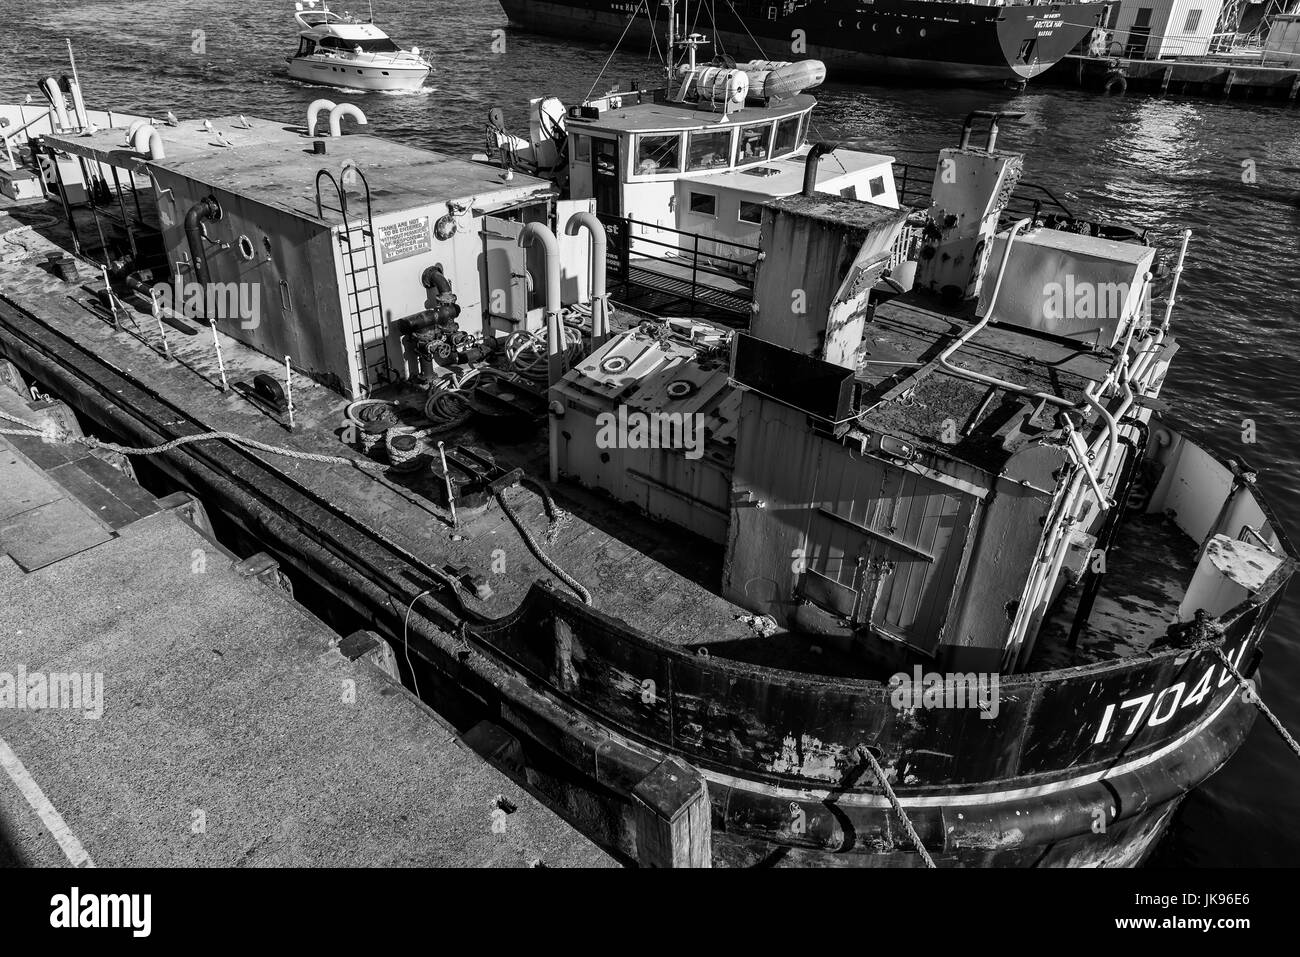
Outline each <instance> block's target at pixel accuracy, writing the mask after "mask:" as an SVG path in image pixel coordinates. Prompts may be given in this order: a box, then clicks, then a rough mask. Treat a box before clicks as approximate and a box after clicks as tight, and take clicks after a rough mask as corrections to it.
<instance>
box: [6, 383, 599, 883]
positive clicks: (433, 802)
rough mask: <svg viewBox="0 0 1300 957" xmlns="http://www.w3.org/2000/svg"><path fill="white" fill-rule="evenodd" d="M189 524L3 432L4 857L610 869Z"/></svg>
mask: <svg viewBox="0 0 1300 957" xmlns="http://www.w3.org/2000/svg"><path fill="white" fill-rule="evenodd" d="M40 406H41V403H38V402H31V401H28V400H27V399H26V397H23V396H20V395H19V394H17V393H15V392H12V391H10V390H9V389H8V388H7V387H5V386H3V385H0V409H2V410H4V411H6V412H8V413H10V414H15V412H16V411H18V412H21V414H22V415H23V416H24V417H27V416H31V417H32V419H31V420H35V419H36V418H37V417H38V416H39V415H40V414H41V410H40ZM0 427H5V428H14V427H15V426H13V425H12V423H0ZM202 524H203V520H202V510H201V508H196V506H195V503H194V502H193V501H192V500H190V499H189V497H188V496H186V495H185V494H184V493H181V494H180V495H178V496H171V497H169V498H167V499H154V498H152V497H151V496H150V495H149V494H148V493H147V492H145V491H144V490H143V489H141V488H140V487H139V486H138V485H136V484H134V483H133V482H132V481H131V479H130V477H129V476H128V475H127V474H125V473H123V472H122V471H119V470H118V469H116V468H114V467H112V465H110V464H106V463H105V462H104V461H103V460H102V459H100V458H95V457H93V456H91V455H89V454H88V453H85V451H84V449H82V448H81V447H79V446H69V445H62V444H55V443H47V442H43V441H42V440H41V439H38V438H34V437H29V438H6V437H4V436H0V769H2V770H3V771H4V773H3V774H0V864H6V865H10V866H13V865H20V866H21V865H26V866H67V865H69V864H72V865H77V866H90V865H101V866H251V865H277V866H293V865H298V866H408V865H410V866H443V867H448V866H499V867H528V866H547V867H557V866H584V867H587V866H612V865H614V864H615V862H614V860H613V859H612V858H610V857H609V856H608V855H606V854H605V853H604V852H603V851H601V850H600V849H599V848H597V847H596V846H595V845H594V844H592V843H591V842H590V841H589V840H587V839H586V838H585V837H583V836H582V835H581V834H579V833H578V832H577V831H575V830H574V829H573V828H572V827H570V826H569V825H568V824H567V823H565V822H564V821H563V820H562V819H561V818H559V817H558V816H557V815H555V814H554V813H553V812H551V811H550V810H548V809H547V808H546V807H545V806H544V805H542V804H541V803H540V802H539V801H538V800H537V799H536V798H534V797H533V796H532V795H530V794H529V793H528V792H527V791H526V790H524V789H523V788H521V787H520V786H519V785H517V784H515V783H514V782H512V781H511V780H510V779H508V778H507V777H505V776H504V775H503V774H502V773H500V772H499V771H497V770H495V769H494V768H493V767H492V766H491V765H489V764H488V763H487V762H485V761H484V760H483V759H482V758H480V757H479V756H478V755H477V754H475V753H474V752H473V751H471V750H470V749H469V747H468V746H467V745H465V744H464V743H463V742H462V741H460V740H459V739H458V737H457V735H456V733H455V732H454V731H453V730H452V729H451V728H450V727H449V726H448V725H447V724H446V723H445V722H443V721H442V720H441V719H440V718H439V717H438V716H437V715H436V714H435V713H433V712H432V711H430V710H429V709H428V708H427V707H426V706H424V705H423V704H422V703H420V702H419V701H418V700H417V699H416V698H415V697H414V696H412V695H411V694H410V693H409V692H407V691H406V690H405V689H404V688H403V687H402V686H401V685H400V684H398V683H397V682H396V681H395V680H394V679H393V678H392V677H391V676H390V675H389V674H388V673H387V671H386V667H385V664H386V660H387V659H389V658H390V657H391V653H390V652H389V651H388V650H387V645H384V644H383V643H376V642H374V641H373V640H372V639H368V636H367V635H366V634H365V633H361V634H359V635H356V636H350V637H348V638H347V639H346V640H342V641H341V640H340V636H338V635H336V634H335V633H333V632H332V631H330V629H328V628H327V627H326V626H325V625H324V624H323V623H322V622H321V621H319V620H318V619H316V618H314V617H313V616H312V615H310V614H309V613H308V612H307V611H306V610H305V609H303V608H302V607H301V606H299V605H298V604H296V603H295V602H294V601H293V600H292V599H291V597H290V596H289V595H288V594H287V593H286V591H285V590H284V588H283V586H282V580H281V579H280V577H279V575H278V573H277V571H276V569H275V566H274V563H273V562H270V561H269V560H266V559H265V558H264V557H263V558H262V559H259V558H258V557H257V556H254V557H253V558H252V559H250V560H247V561H241V560H239V559H238V558H237V557H235V556H233V555H231V554H230V553H228V552H226V551H225V550H224V549H223V548H222V547H220V546H219V545H216V544H214V542H213V541H212V540H211V539H210V538H209V537H208V536H207V535H206V534H205V533H204V531H203V530H202ZM20 690H21V691H25V692H26V697H25V698H23V695H22V694H19V693H17V692H19V691H20ZM20 699H22V700H20Z"/></svg>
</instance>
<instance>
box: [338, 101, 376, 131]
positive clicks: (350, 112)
mask: <svg viewBox="0 0 1300 957" xmlns="http://www.w3.org/2000/svg"><path fill="white" fill-rule="evenodd" d="M345 116H350V117H352V118H353V119H354V120H356V121H357V122H358V123H359V124H361V125H362V126H368V125H369V120H367V119H366V114H364V113H362V112H361V107H359V106H357V105H356V104H355V103H340V104H339V105H338V106H336V107H334V109H332V110H330V136H342V135H343V117H345Z"/></svg>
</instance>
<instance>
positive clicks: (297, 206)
mask: <svg viewBox="0 0 1300 957" xmlns="http://www.w3.org/2000/svg"><path fill="white" fill-rule="evenodd" d="M311 142H312V141H311V140H309V139H308V138H307V137H305V136H303V135H301V132H299V135H298V136H296V137H295V138H294V139H293V140H292V141H291V142H284V141H278V142H272V143H264V144H261V145H258V146H257V147H256V148H252V149H234V150H226V151H223V152H222V153H214V154H208V155H205V156H195V157H192V158H189V159H172V158H170V157H168V158H167V159H163V160H159V161H157V162H153V163H151V164H150V165H152V166H156V167H159V168H162V169H167V170H172V171H174V172H176V173H179V174H182V175H184V176H187V177H190V178H191V179H194V180H196V181H199V182H202V183H206V184H208V185H212V186H219V187H221V188H222V189H225V190H228V191H229V192H232V193H235V194H237V195H240V196H246V197H248V198H250V199H252V200H254V201H256V202H259V203H263V204H265V205H271V206H278V207H280V208H282V209H287V210H289V211H291V212H293V213H296V214H298V215H300V216H304V217H307V218H310V219H317V218H318V217H317V214H316V174H317V172H318V171H319V170H321V169H328V170H330V171H331V172H333V173H335V175H336V176H337V174H338V173H339V172H340V170H341V168H342V166H343V164H344V162H346V161H349V160H350V161H352V162H353V163H355V164H356V165H357V167H359V168H360V169H361V171H362V172H363V173H364V174H365V176H366V179H367V180H368V182H369V184H370V197H371V207H372V212H373V215H375V216H381V215H383V214H385V213H393V212H401V211H404V210H409V209H417V208H423V207H427V206H429V205H431V204H435V203H445V202H449V201H458V202H463V203H466V204H467V205H469V206H470V207H471V208H474V209H483V210H499V209H503V208H506V207H509V206H514V205H517V204H519V203H522V202H525V201H527V200H529V199H539V200H540V199H543V198H545V197H548V196H550V195H552V194H553V193H554V186H553V185H552V184H551V183H550V182H549V181H548V180H544V179H538V178H536V177H533V176H527V175H525V174H522V173H515V174H514V176H513V177H512V178H511V179H510V180H509V182H506V181H503V180H502V178H501V170H499V169H496V168H494V167H490V166H485V165H483V164H482V163H471V162H469V161H467V160H460V159H456V158H454V157H451V156H447V155H445V154H443V153H435V152H433V151H432V150H424V149H418V148H416V147H413V146H405V145H403V144H401V143H395V142H393V141H392V140H386V139H381V138H380V137H377V136H365V135H362V134H352V135H348V136H341V137H337V138H327V140H326V142H327V143H328V144H329V147H328V149H329V153H328V154H326V155H324V156H321V155H318V154H315V153H313V152H312V151H311V149H310V145H311ZM349 192H351V191H349ZM352 202H353V203H354V204H355V203H357V202H358V200H357V198H356V197H355V196H353V199H352ZM361 202H364V200H362V201H361ZM333 204H334V201H333V197H332V195H329V190H328V188H327V199H326V205H333ZM353 208H354V209H355V208H356V207H355V206H354V207H353ZM326 219H327V220H330V221H334V220H337V216H332V215H331V214H330V213H329V212H328V211H327V212H326Z"/></svg>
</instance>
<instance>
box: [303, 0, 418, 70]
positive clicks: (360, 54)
mask: <svg viewBox="0 0 1300 957" xmlns="http://www.w3.org/2000/svg"><path fill="white" fill-rule="evenodd" d="M295 6H296V7H297V11H298V12H297V13H296V14H294V19H296V20H297V21H298V23H299V25H300V26H301V27H302V32H301V33H300V34H299V42H298V51H297V52H296V53H295V54H294V55H293V56H291V57H289V75H290V76H291V77H293V78H294V79H296V80H304V81H306V82H308V83H321V84H324V85H326V86H343V87H350V88H352V89H356V90H418V89H419V88H420V86H421V85H422V84H423V83H424V78H425V77H426V76H428V75H429V71H430V70H431V69H433V67H432V65H431V64H430V63H429V61H428V60H426V59H424V57H422V56H420V50H419V48H418V47H412V48H411V49H410V50H403V49H402V48H401V47H399V46H398V45H397V44H396V43H394V42H393V41H392V40H391V39H390V38H389V36H388V34H386V33H385V32H384V31H383V30H380V29H379V28H378V27H377V26H375V24H374V22H373V18H370V19H364V20H363V19H361V18H359V17H355V16H353V15H351V14H349V13H346V12H344V13H336V12H334V11H333V10H330V9H329V4H328V3H327V2H325V3H322V4H321V8H320V9H319V10H317V9H314V8H315V6H316V3H315V0H305V2H304V3H298V4H295ZM304 8H310V9H304Z"/></svg>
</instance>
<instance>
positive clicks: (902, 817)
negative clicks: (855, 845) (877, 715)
mask: <svg viewBox="0 0 1300 957" xmlns="http://www.w3.org/2000/svg"><path fill="white" fill-rule="evenodd" d="M858 753H859V754H861V755H862V756H863V757H864V758H866V760H867V763H868V764H870V765H871V770H872V771H874V772H875V773H876V780H878V781H879V782H880V787H881V788H882V789H883V790H884V792H885V797H887V798H889V803H890V804H892V805H893V806H894V814H896V815H897V816H898V820H899V821H901V822H902V825H903V830H905V831H906V832H907V836H908V839H909V840H911V842H912V844H913V846H914V847H915V848H916V851H917V853H918V854H920V855H921V860H923V861H925V866H926V867H932V868H936V869H937V868H938V865H937V864H935V863H934V858H932V857H931V856H930V852H929V851H927V850H926V849H925V845H924V844H922V843H921V836H920V835H919V834H917V833H916V828H914V827H912V822H911V821H910V820H909V819H908V817H907V812H906V811H904V810H903V805H902V804H900V803H899V801H898V795H896V794H895V793H894V789H893V788H892V787H890V786H889V779H888V778H886V777H885V769H884V768H882V767H881V766H880V762H879V761H877V760H876V756H875V755H874V754H872V753H871V752H870V751H869V750H868V749H867V748H865V747H859V748H858Z"/></svg>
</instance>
